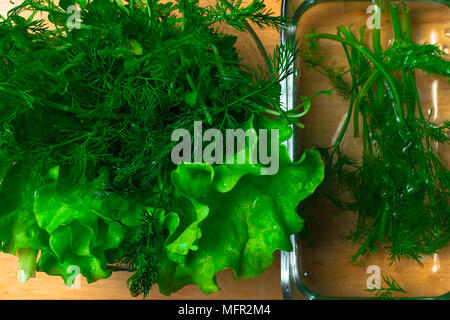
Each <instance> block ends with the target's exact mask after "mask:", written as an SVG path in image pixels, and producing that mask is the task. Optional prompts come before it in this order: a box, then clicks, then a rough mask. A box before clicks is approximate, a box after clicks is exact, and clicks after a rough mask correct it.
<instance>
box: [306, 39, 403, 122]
mask: <svg viewBox="0 0 450 320" xmlns="http://www.w3.org/2000/svg"><path fill="white" fill-rule="evenodd" d="M306 39H307V40H313V39H328V40H334V41H338V42H341V43H345V44H348V45H349V46H351V47H354V48H356V49H357V50H359V51H360V52H361V53H362V54H364V55H365V56H366V57H367V58H368V59H369V60H370V61H371V62H372V63H373V64H374V66H375V67H377V68H378V70H380V72H381V73H382V74H383V76H384V77H385V78H386V81H387V82H388V84H389V87H390V89H391V90H392V94H393V96H394V99H395V103H396V107H394V113H395V118H396V120H397V121H398V122H399V123H401V124H405V121H404V114H403V109H402V102H401V99H400V96H399V94H398V92H397V88H396V87H395V83H394V80H393V79H392V77H391V75H390V74H389V72H388V71H387V70H386V69H385V68H384V67H383V65H382V63H381V62H379V61H378V59H377V58H376V57H375V56H374V55H373V53H372V52H371V51H370V50H368V49H367V48H366V47H364V46H363V45H362V44H360V43H359V42H357V41H353V40H349V39H346V38H342V37H339V36H336V35H334V34H328V33H318V34H307V35H306Z"/></svg>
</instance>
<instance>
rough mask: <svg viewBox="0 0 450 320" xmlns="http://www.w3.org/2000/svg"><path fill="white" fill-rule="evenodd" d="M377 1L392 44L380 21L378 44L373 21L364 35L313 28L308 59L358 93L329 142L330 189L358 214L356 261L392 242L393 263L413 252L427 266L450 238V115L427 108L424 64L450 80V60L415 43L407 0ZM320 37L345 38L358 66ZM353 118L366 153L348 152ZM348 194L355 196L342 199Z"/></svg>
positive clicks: (350, 94)
mask: <svg viewBox="0 0 450 320" xmlns="http://www.w3.org/2000/svg"><path fill="white" fill-rule="evenodd" d="M376 4H377V5H378V7H379V8H383V11H384V13H386V14H389V15H390V19H391V21H392V26H393V30H394V34H395V38H394V41H393V43H392V44H391V45H390V46H389V47H388V48H386V49H383V48H382V46H381V41H380V29H377V28H374V29H373V30H372V32H371V41H372V44H371V46H370V45H367V44H366V41H365V40H366V38H365V35H366V32H365V26H364V27H362V28H361V29H360V30H359V32H358V34H354V33H353V31H352V30H351V28H350V27H344V26H342V27H339V28H338V33H337V35H333V34H315V33H310V34H308V35H307V36H306V38H307V40H308V42H309V44H310V46H309V50H308V52H306V53H305V60H306V61H307V62H308V63H309V65H310V66H311V67H313V68H314V69H316V70H317V71H319V72H321V73H322V74H325V75H326V76H327V77H328V78H329V79H330V81H331V82H332V83H333V85H334V87H335V89H336V91H337V92H338V93H339V94H340V95H342V96H343V97H345V98H348V99H349V108H348V113H347V117H346V119H345V122H344V125H343V128H342V130H341V131H340V134H339V137H338V138H337V140H336V143H335V144H334V145H332V146H329V147H328V146H325V147H324V146H322V147H324V148H321V151H322V154H323V156H324V159H325V162H326V177H327V181H328V182H327V183H326V187H325V184H324V187H323V188H321V194H322V195H327V196H329V197H330V199H332V200H333V202H334V203H335V204H336V205H338V206H339V207H341V208H344V209H349V210H352V211H353V212H354V213H355V214H356V215H357V222H356V226H355V228H354V230H352V232H351V233H350V235H349V236H348V239H350V240H352V242H353V243H355V244H358V245H359V249H358V250H357V252H356V253H355V255H354V256H353V261H355V260H356V259H357V258H358V257H360V256H362V255H364V254H366V253H367V252H373V251H376V250H378V248H380V247H383V248H385V249H386V250H387V252H388V255H389V258H390V259H391V261H392V262H398V261H400V260H403V259H410V260H413V261H417V262H418V263H419V264H421V263H422V262H421V260H422V258H423V256H428V255H432V254H434V253H437V252H438V251H439V250H440V249H442V248H445V247H447V246H448V243H449V241H450V206H449V202H448V201H449V186H450V173H449V169H448V166H447V163H446V161H445V160H444V159H443V157H442V156H441V155H440V154H439V152H438V150H437V147H436V146H438V145H448V144H449V143H450V137H449V133H450V121H448V120H446V121H444V122H443V123H440V124H438V123H434V122H433V121H431V120H430V119H431V114H430V115H425V114H424V113H423V111H422V106H421V101H420V98H419V94H418V90H417V87H416V82H415V78H416V70H421V71H424V72H426V73H428V74H431V75H435V76H437V77H443V78H444V79H449V77H450V62H449V61H448V60H446V59H445V58H444V57H443V55H444V52H442V51H441V50H440V49H439V48H438V47H437V46H436V45H430V44H418V43H416V42H414V41H413V37H412V32H411V25H410V19H409V10H408V7H407V6H406V5H405V4H404V3H400V4H391V3H390V2H389V1H381V0H380V1H376ZM319 39H327V40H333V41H337V42H339V43H341V44H342V47H343V49H344V51H345V54H346V57H347V62H348V68H347V67H346V68H336V66H335V65H330V64H329V63H327V61H326V58H325V57H323V56H321V55H320V54H319V53H318V52H317V50H318V48H319V45H318V40H319ZM347 74H349V75H350V78H351V82H350V83H349V82H347V81H346V75H347ZM352 119H353V123H354V136H355V137H359V136H360V135H361V137H362V141H363V156H362V159H358V160H356V159H351V158H349V157H348V156H346V155H345V154H343V152H342V151H341V142H342V141H343V138H344V136H345V134H346V132H347V128H348V126H349V124H350V121H352ZM361 119H362V120H361ZM360 122H361V123H362V132H361V130H360ZM345 192H350V193H351V195H352V197H353V201H351V202H343V201H342V200H341V198H340V196H341V195H342V194H343V193H345Z"/></svg>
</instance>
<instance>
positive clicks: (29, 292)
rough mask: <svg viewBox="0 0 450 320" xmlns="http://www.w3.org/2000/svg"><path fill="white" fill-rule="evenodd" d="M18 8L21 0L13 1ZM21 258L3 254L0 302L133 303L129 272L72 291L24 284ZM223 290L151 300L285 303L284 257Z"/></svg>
mask: <svg viewBox="0 0 450 320" xmlns="http://www.w3.org/2000/svg"><path fill="white" fill-rule="evenodd" d="M12 1H13V2H14V3H15V4H16V5H17V4H20V3H21V1H20V0H12ZM265 2H266V5H267V6H268V7H269V8H270V9H271V10H272V11H273V12H274V13H275V14H279V13H280V7H281V0H266V1H265ZM12 6H13V5H12V4H10V0H0V14H2V15H4V14H5V13H6V11H7V10H8V9H9V8H11V7H12ZM221 28H222V29H223V30H224V31H225V32H230V33H233V34H236V35H238V37H239V38H238V43H237V48H238V50H239V51H240V54H241V56H242V57H243V59H244V63H248V64H252V65H257V64H258V63H261V62H262V59H261V58H260V55H259V53H258V51H257V50H256V47H255V45H254V44H253V42H252V39H251V38H250V36H248V35H247V34H243V33H239V32H236V31H234V30H230V29H228V28H227V27H226V26H221ZM257 33H258V35H259V36H260V38H261V40H262V42H263V43H264V45H265V46H266V48H267V50H268V51H269V52H270V51H271V50H272V49H273V48H274V47H275V46H276V45H277V44H278V43H279V39H280V37H279V34H278V32H276V31H275V30H257ZM17 268H18V267H17V258H16V257H14V256H11V255H6V254H0V271H1V272H0V299H132V297H131V296H130V293H129V291H128V288H127V286H126V281H127V279H128V278H129V276H130V273H129V272H115V273H114V274H113V275H112V276H111V277H110V278H108V279H105V280H100V281H97V282H95V283H92V284H87V283H86V281H85V279H81V280H80V285H79V289H78V288H73V289H68V288H67V287H66V286H65V285H64V283H63V280H62V279H61V278H59V277H50V276H47V275H45V274H41V273H38V274H37V275H36V278H34V279H30V280H28V281H27V282H26V283H20V282H19V281H18V280H17ZM217 281H218V284H219V286H220V287H221V290H220V291H218V292H216V293H213V294H211V295H209V296H205V295H204V294H203V293H202V292H201V291H200V290H199V289H198V287H197V286H186V287H184V288H183V289H182V290H180V291H179V292H177V293H176V294H173V295H171V296H170V297H166V296H163V295H161V294H159V291H158V290H157V288H154V289H153V290H152V291H151V293H150V294H149V297H148V299H282V295H281V286H280V255H279V253H276V254H275V260H274V263H273V265H272V266H271V267H270V268H268V269H267V270H266V271H265V272H263V273H262V274H261V275H260V276H259V277H258V278H255V279H246V280H236V279H234V276H233V273H232V272H231V270H225V271H222V272H220V273H219V274H218V275H217ZM74 287H75V285H74Z"/></svg>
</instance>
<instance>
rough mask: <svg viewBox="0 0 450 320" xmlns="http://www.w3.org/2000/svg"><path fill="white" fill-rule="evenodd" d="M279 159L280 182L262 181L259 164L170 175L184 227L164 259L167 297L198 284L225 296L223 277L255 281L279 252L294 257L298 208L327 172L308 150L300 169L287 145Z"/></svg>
mask: <svg viewBox="0 0 450 320" xmlns="http://www.w3.org/2000/svg"><path fill="white" fill-rule="evenodd" d="M266 125H267V124H266ZM288 137H289V135H286V134H284V138H285V139H287V138H288ZM279 151H280V166H279V171H278V173H277V174H276V175H261V174H260V169H261V165H260V164H255V165H253V164H248V163H247V164H240V165H237V164H223V165H218V166H212V165H210V164H205V163H181V164H179V165H178V167H177V169H176V170H175V171H173V172H172V176H171V178H172V183H173V185H174V186H175V188H176V197H177V199H178V202H179V205H178V207H177V209H176V210H174V211H176V213H177V215H178V217H179V219H178V220H179V221H177V225H176V226H172V227H173V228H174V227H175V230H172V232H171V234H170V236H169V237H168V238H167V239H166V242H165V245H164V248H163V250H162V251H161V253H160V255H161V256H160V257H159V259H160V262H161V265H162V267H161V274H160V279H159V281H158V284H159V289H160V291H161V293H163V294H165V295H170V294H171V293H173V292H176V291H178V290H179V289H180V288H182V287H183V286H185V285H188V284H197V285H198V286H199V287H200V289H201V290H202V291H203V292H204V293H205V294H210V293H212V292H215V291H217V290H219V287H218V284H217V281H216V273H217V272H218V271H221V270H224V269H229V268H231V269H232V270H233V272H234V274H235V277H236V278H252V277H256V276H258V275H259V274H260V273H261V272H262V271H263V270H264V269H266V268H267V267H269V266H270V265H271V264H272V262H273V258H274V257H273V252H274V251H275V250H278V249H279V250H286V251H290V250H292V247H291V243H290V235H292V234H295V233H298V232H300V231H301V230H302V228H303V219H302V218H301V217H300V216H299V215H298V213H297V210H296V209H297V206H298V204H299V202H300V201H302V200H303V199H304V198H306V197H307V196H309V195H311V194H312V193H313V192H314V190H315V189H316V187H317V186H318V185H319V184H320V183H321V182H322V180H323V177H324V166H323V162H322V160H321V157H320V155H319V153H318V152H316V151H313V150H306V151H305V152H304V154H303V156H302V157H301V159H300V160H299V161H297V162H292V161H291V159H290V157H289V154H288V151H287V148H286V147H285V146H284V145H280V148H279Z"/></svg>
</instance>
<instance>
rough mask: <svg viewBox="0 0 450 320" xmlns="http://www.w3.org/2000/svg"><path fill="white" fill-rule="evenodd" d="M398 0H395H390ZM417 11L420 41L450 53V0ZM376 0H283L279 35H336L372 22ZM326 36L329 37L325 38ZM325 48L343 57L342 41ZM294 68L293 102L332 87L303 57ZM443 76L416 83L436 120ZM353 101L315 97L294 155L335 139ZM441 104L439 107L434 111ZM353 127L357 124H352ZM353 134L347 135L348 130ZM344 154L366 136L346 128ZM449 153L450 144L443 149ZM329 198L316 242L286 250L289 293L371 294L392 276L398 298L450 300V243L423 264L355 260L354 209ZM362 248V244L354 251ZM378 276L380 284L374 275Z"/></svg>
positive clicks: (384, 28)
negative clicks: (339, 208) (340, 208)
mask: <svg viewBox="0 0 450 320" xmlns="http://www.w3.org/2000/svg"><path fill="white" fill-rule="evenodd" d="M391 2H393V1H391ZM404 2H406V3H407V5H408V7H409V8H410V10H411V11H410V12H411V25H412V29H413V36H414V40H415V41H416V42H419V43H423V42H427V43H431V44H438V45H439V46H440V48H441V49H442V50H443V51H444V52H446V53H448V50H449V47H450V8H449V7H450V2H449V1H448V0H436V1H432V0H430V1H416V0H410V1H404ZM372 4H373V3H371V2H370V1H355V0H342V1H337V0H306V1H302V0H284V1H283V2H282V14H283V15H284V16H285V17H288V18H289V25H288V28H287V29H286V31H283V32H282V34H281V42H282V43H286V42H287V41H288V40H289V39H291V38H297V39H299V40H300V43H302V39H303V36H304V34H305V33H308V32H310V31H311V30H312V29H313V28H314V31H315V32H317V33H332V34H336V27H338V26H341V25H344V26H349V25H352V26H353V27H354V30H357V28H359V26H362V25H364V24H366V22H367V20H368V18H369V16H370V13H368V12H369V10H370V9H369V10H368V7H369V6H370V5H372ZM389 19H390V18H389V16H388V15H383V16H382V23H381V34H382V43H383V47H385V46H386V44H387V43H388V41H389V39H390V37H392V35H393V31H392V30H391V29H390V24H389V21H388V20H389ZM325 41H326V42H325ZM325 41H324V42H323V44H324V45H326V46H327V47H326V49H325V50H327V53H328V54H329V55H330V56H332V57H333V59H332V60H337V61H345V59H344V51H343V50H342V47H341V46H340V44H338V43H336V42H332V41H327V40H325ZM294 68H295V73H294V74H293V75H292V76H290V77H289V78H287V79H286V81H285V83H284V84H283V92H282V97H281V98H282V100H283V102H284V104H285V106H286V108H287V109H291V108H292V107H293V106H295V105H296V102H297V100H298V99H297V97H298V96H311V95H312V94H313V93H314V92H316V91H317V90H326V89H329V88H330V87H331V85H330V84H329V83H328V82H327V79H326V78H321V76H320V75H319V74H318V73H317V72H316V71H313V70H311V69H307V68H304V66H303V65H302V61H301V59H298V60H297V61H296V63H295V66H294ZM444 80H445V79H442V78H441V79H438V78H433V77H431V76H428V75H425V74H418V77H417V85H418V89H419V93H420V97H421V101H423V103H422V105H423V108H427V109H430V108H432V109H433V110H434V111H435V112H434V117H435V118H434V119H433V120H435V121H436V122H441V121H442V120H447V119H449V118H450V86H449V84H448V82H447V81H444ZM347 109H348V102H346V101H344V100H343V99H342V98H341V97H339V96H337V95H334V94H333V95H332V96H330V97H326V96H323V97H318V98H315V99H314V100H313V102H312V106H311V109H310V111H309V113H308V114H307V116H306V117H305V118H303V119H302V123H303V124H305V128H304V129H302V130H300V131H299V132H296V134H295V135H294V136H293V138H291V139H290V140H289V141H288V142H287V145H288V149H289V152H290V154H291V157H293V158H294V159H296V158H297V159H298V156H299V155H300V154H301V152H302V150H303V149H304V148H311V147H313V146H316V145H319V146H329V145H331V144H332V143H331V142H332V139H333V137H334V136H335V135H336V132H337V131H338V130H339V129H338V127H339V123H341V122H342V119H344V118H345V115H346V112H347ZM436 111H437V112H436ZM349 131H351V130H349ZM347 136H348V137H347ZM343 149H344V150H343V151H344V153H346V154H349V155H352V154H359V152H360V150H361V141H360V140H359V139H357V138H353V137H352V135H351V134H350V135H346V137H345V138H344V143H343ZM441 153H442V154H443V156H444V158H445V159H446V160H447V161H449V160H450V148H448V146H447V147H445V148H443V149H442V150H441ZM333 210H334V211H336V209H334V208H333V207H332V206H330V205H329V204H328V203H327V202H326V201H320V203H319V204H318V205H317V206H315V207H314V210H313V212H314V216H315V218H314V222H313V223H312V224H311V225H310V230H311V233H312V237H313V238H312V239H313V241H312V244H311V243H307V241H304V240H303V239H302V237H301V236H300V235H294V236H292V237H291V241H292V245H293V248H294V249H293V251H292V252H282V255H281V285H282V291H283V297H284V298H285V299H305V298H306V299H371V298H376V296H375V294H374V293H373V292H368V290H367V289H369V288H373V286H374V283H375V284H378V285H379V284H380V283H381V285H382V286H384V282H383V279H382V278H381V280H380V277H381V276H382V275H387V276H389V277H392V278H394V279H395V280H396V281H397V282H398V283H399V284H400V285H401V287H402V288H403V289H405V291H406V293H401V294H394V295H393V298H394V299H441V300H448V299H450V248H448V247H447V248H445V249H443V250H441V251H440V252H439V254H435V255H433V256H431V257H425V258H424V260H423V267H420V266H419V265H418V264H417V263H416V262H402V263H396V264H393V265H391V264H390V261H389V260H388V259H387V258H386V255H385V253H384V252H382V251H381V252H379V253H376V254H366V255H365V256H364V257H363V261H362V263H360V264H359V265H354V264H351V263H350V257H351V255H352V254H354V253H355V251H356V250H357V248H355V247H352V245H351V242H350V241H348V240H343V239H342V237H340V236H342V235H343V234H346V233H347V232H348V231H349V230H350V229H349V228H350V227H351V226H352V223H353V222H354V215H353V213H351V212H345V213H339V215H337V216H336V217H334V218H330V215H333V213H335V212H333ZM355 249H356V250H355ZM376 277H378V281H379V282H378V283H377V282H376V281H375V282H374V279H375V278H376Z"/></svg>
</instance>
